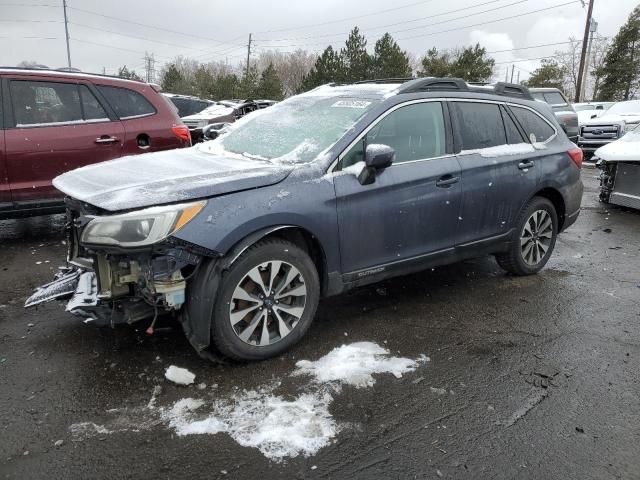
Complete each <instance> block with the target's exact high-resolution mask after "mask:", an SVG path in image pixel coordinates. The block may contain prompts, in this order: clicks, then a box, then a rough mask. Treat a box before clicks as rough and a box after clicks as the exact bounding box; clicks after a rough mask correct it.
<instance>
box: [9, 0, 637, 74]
mask: <svg viewBox="0 0 640 480" xmlns="http://www.w3.org/2000/svg"><path fill="white" fill-rule="evenodd" d="M67 3H68V5H69V9H68V15H69V22H70V24H69V30H70V32H69V33H70V36H71V60H72V64H73V66H74V67H77V68H80V69H82V70H85V71H94V72H101V71H102V69H103V67H104V68H105V69H106V71H107V73H114V71H115V70H116V69H117V68H118V67H119V66H121V65H125V64H126V65H127V66H128V67H130V68H134V69H135V70H136V71H138V73H142V71H143V69H144V67H143V65H144V52H145V51H148V52H149V53H153V54H154V55H155V57H156V69H157V70H159V69H160V67H161V65H162V64H163V63H164V62H166V61H167V60H170V59H171V58H173V57H175V56H176V55H184V56H189V57H192V58H195V59H197V60H200V61H210V60H225V59H226V60H228V61H229V63H238V62H244V61H245V60H246V45H247V39H248V36H249V33H250V32H252V33H253V36H254V39H255V44H254V52H259V51H260V50H261V49H269V48H277V49H279V50H281V51H291V50H295V49H296V48H303V49H306V50H309V51H322V50H323V49H324V48H325V47H326V46H327V45H329V44H332V45H334V47H338V48H339V47H340V46H342V45H343V44H344V41H345V39H346V37H347V34H348V32H349V30H351V28H352V27H353V26H354V25H357V26H359V27H360V29H361V30H362V31H363V33H365V35H366V36H367V39H368V42H369V46H370V47H371V48H373V44H374V43H375V40H376V39H377V38H378V37H380V36H381V35H382V34H383V33H384V32H386V31H388V32H390V33H391V34H392V35H393V37H394V38H396V40H397V41H398V43H399V44H400V46H401V47H402V48H403V49H405V50H407V51H409V52H410V53H412V54H414V55H416V56H420V55H423V54H424V53H425V52H426V51H427V50H428V49H429V48H431V47H434V46H435V47H438V48H451V47H456V46H466V45H470V44H472V43H475V42H480V43H481V45H482V46H484V47H486V48H487V50H488V51H489V52H495V51H503V50H512V49H522V48H523V47H533V46H538V45H543V44H544V45H546V44H552V43H560V42H566V41H567V40H568V38H569V37H570V36H574V37H577V38H582V33H583V28H584V21H585V17H586V8H583V7H582V5H581V3H580V1H579V0H576V1H573V2H571V1H570V0H448V1H443V0H423V1H417V0H413V1H412V0H398V3H391V2H389V1H388V0H352V1H350V2H345V1H344V0H323V1H308V0H299V1H292V0H289V1H284V0H269V1H264V0H244V1H243V0H236V1H218V2H212V1H211V0H208V1H205V0H183V1H182V2H166V1H163V2H160V1H158V0H137V1H131V0H129V1H122V0H112V1H105V0H101V1H100V0H68V2H67ZM638 3H639V0H595V7H594V18H595V19H596V20H597V21H598V22H599V28H598V32H599V33H600V34H601V35H605V36H613V35H615V33H616V32H617V31H618V28H619V27H620V26H621V25H622V24H623V23H624V22H625V21H626V18H627V16H628V15H629V13H630V12H631V10H632V9H633V8H634V7H635V6H636V5H638ZM563 4H566V5H564V6H561V7H558V8H550V7H556V6H559V5H563ZM546 8H550V9H548V10H545V11H540V12H537V13H532V14H529V15H526V13H527V12H533V11H535V10H540V9H546ZM110 17H115V18H110ZM506 17H510V18H508V19H506ZM500 19H504V20H500ZM123 20H125V21H123ZM130 22H134V23H130ZM488 22H490V23H488ZM152 27H153V28H152ZM25 37H31V38H25ZM565 46H566V45H552V46H546V47H536V48H528V49H522V50H515V51H509V52H502V53H492V56H493V57H494V58H495V60H496V63H497V65H496V67H497V68H496V70H497V76H498V77H499V78H504V72H505V69H506V68H508V66H509V65H510V64H511V63H512V62H514V61H515V62H517V63H516V67H517V69H520V71H521V75H522V77H521V79H524V78H526V77H527V76H528V73H527V72H530V71H532V70H533V69H535V68H536V66H537V65H538V63H539V60H529V59H538V58H539V57H544V56H548V55H553V52H554V51H555V50H557V49H563V48H565ZM22 60H36V61H38V62H40V63H43V64H45V65H48V66H50V67H54V68H55V67H60V66H65V65H66V49H65V43H64V23H63V11H62V0H0V65H15V64H17V63H18V62H20V61H22ZM523 60H526V61H523ZM517 71H518V70H516V72H517Z"/></svg>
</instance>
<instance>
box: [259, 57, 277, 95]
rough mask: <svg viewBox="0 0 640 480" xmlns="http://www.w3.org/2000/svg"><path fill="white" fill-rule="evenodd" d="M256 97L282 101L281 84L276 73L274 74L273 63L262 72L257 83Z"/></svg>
mask: <svg viewBox="0 0 640 480" xmlns="http://www.w3.org/2000/svg"><path fill="white" fill-rule="evenodd" d="M256 96H257V97H259V98H265V99H269V100H282V99H283V98H284V93H283V92H282V82H281V81H280V78H279V77H278V73H277V72H276V69H275V68H274V66H273V63H270V64H269V66H268V67H267V68H266V69H265V70H264V71H263V72H262V75H261V76H260V81H259V82H258V87H257V90H256Z"/></svg>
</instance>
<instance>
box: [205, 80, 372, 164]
mask: <svg viewBox="0 0 640 480" xmlns="http://www.w3.org/2000/svg"><path fill="white" fill-rule="evenodd" d="M380 101H381V99H374V98H354V97H349V96H336V95H335V94H334V95H329V94H327V95H322V94H320V93H319V92H315V93H314V92H312V93H311V94H305V95H299V96H296V97H292V98H290V99H288V100H285V101H284V102H280V103H278V104H276V105H274V106H272V107H269V108H268V109H264V110H260V111H259V112H254V113H251V114H250V115H248V116H247V117H245V118H244V119H243V120H242V121H240V122H238V124H236V125H234V126H232V127H231V129H230V132H229V133H228V134H226V135H225V136H224V137H221V138H220V139H219V140H215V142H220V143H219V145H218V146H221V147H222V148H223V149H224V150H225V151H227V152H231V153H236V154H240V155H244V156H245V157H249V158H257V159H263V160H273V159H277V160H278V161H282V162H289V163H306V162H309V161H311V160H313V159H315V158H316V157H317V156H318V154H320V153H321V152H322V151H324V150H326V149H327V148H328V147H330V146H331V145H333V144H334V143H335V142H336V141H338V140H339V139H340V137H342V136H343V135H344V134H345V133H346V132H347V130H349V129H350V128H351V127H352V126H353V125H354V124H355V123H356V122H357V121H358V119H359V118H361V117H362V116H363V115H364V114H365V113H366V112H367V111H368V110H369V109H370V108H371V107H372V106H373V105H375V104H376V103H378V102H380ZM209 151H211V152H214V151H215V146H214V145H212V146H211V147H210V148H209Z"/></svg>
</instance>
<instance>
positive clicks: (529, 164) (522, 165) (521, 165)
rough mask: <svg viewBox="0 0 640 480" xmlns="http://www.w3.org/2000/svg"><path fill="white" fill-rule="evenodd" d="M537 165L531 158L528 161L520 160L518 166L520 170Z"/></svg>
mask: <svg viewBox="0 0 640 480" xmlns="http://www.w3.org/2000/svg"><path fill="white" fill-rule="evenodd" d="M534 166H535V163H533V162H532V161H531V160H527V161H526V162H520V163H519V164H518V168H519V169H520V170H527V169H529V168H533V167H534Z"/></svg>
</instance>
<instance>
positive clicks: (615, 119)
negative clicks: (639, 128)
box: [584, 113, 640, 125]
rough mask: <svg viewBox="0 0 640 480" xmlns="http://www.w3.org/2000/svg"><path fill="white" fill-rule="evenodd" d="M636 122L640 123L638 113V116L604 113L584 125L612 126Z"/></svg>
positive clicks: (639, 114)
mask: <svg viewBox="0 0 640 480" xmlns="http://www.w3.org/2000/svg"><path fill="white" fill-rule="evenodd" d="M638 122H640V113H638V115H607V114H606V113H605V114H604V115H602V116H600V117H597V118H593V119H590V120H587V121H586V122H584V125H614V124H623V123H638Z"/></svg>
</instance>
